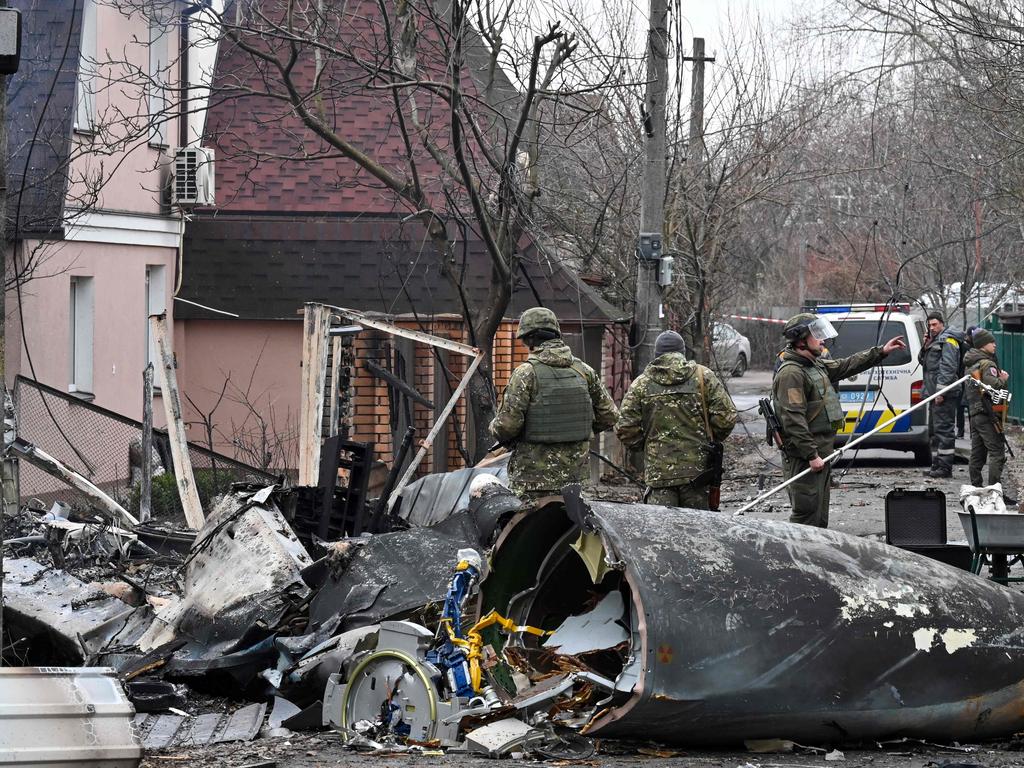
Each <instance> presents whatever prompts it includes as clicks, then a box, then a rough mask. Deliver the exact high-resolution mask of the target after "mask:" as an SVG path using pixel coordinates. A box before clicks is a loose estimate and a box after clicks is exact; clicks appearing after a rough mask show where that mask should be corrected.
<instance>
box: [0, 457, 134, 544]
mask: <svg viewBox="0 0 1024 768" xmlns="http://www.w3.org/2000/svg"><path fill="white" fill-rule="evenodd" d="M11 448H13V449H14V450H15V451H17V452H18V453H19V454H20V455H22V456H23V457H24V458H25V460H26V461H27V462H28V463H29V464H32V465H33V466H36V467H39V469H41V470H43V471H44V472H47V473H49V474H51V475H53V476H54V477H57V478H60V479H61V480H63V481H64V482H65V483H67V484H68V485H70V486H71V487H72V488H75V489H76V490H78V491H79V492H80V493H82V494H84V495H86V496H88V497H89V498H91V499H92V500H93V501H95V502H96V504H97V505H98V506H99V507H100V509H102V510H103V511H104V512H106V513H107V514H109V515H110V516H111V517H114V518H116V519H119V520H121V521H122V523H124V524H126V525H127V526H135V525H138V524H139V521H138V520H136V519H135V517H134V516H133V515H132V514H131V513H130V512H128V510H127V509H125V508H124V507H122V506H121V505H120V504H118V503H117V502H116V501H114V500H113V499H112V498H110V496H108V495H107V494H106V493H104V492H103V491H101V490H100V489H99V488H97V487H96V486H95V485H94V484H93V483H92V482H91V481H89V480H88V479H86V478H85V477H84V476H83V475H80V474H79V473H78V472H76V471H75V470H73V469H71V468H70V467H68V466H66V465H64V464H62V463H61V462H59V461H58V460H57V459H55V458H53V456H50V455H49V454H48V453H45V452H43V451H41V450H39V449H38V448H36V447H35V446H34V445H32V443H27V442H25V441H24V440H22V439H21V438H20V437H19V438H16V439H15V441H14V442H13V443H12V444H11Z"/></svg>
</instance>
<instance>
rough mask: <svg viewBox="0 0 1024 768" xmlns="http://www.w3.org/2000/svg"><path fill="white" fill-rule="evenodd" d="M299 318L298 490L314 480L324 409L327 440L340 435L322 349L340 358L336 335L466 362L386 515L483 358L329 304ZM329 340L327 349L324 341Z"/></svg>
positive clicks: (334, 389) (334, 390) (308, 308)
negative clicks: (357, 329)
mask: <svg viewBox="0 0 1024 768" xmlns="http://www.w3.org/2000/svg"><path fill="white" fill-rule="evenodd" d="M302 312H303V340H302V398H301V402H300V408H301V411H300V415H299V485H316V484H317V480H318V477H319V469H320V457H321V452H322V450H323V441H322V432H323V416H324V406H325V404H326V403H330V404H331V420H330V426H329V429H328V437H333V436H335V435H337V434H338V432H339V430H340V429H341V424H340V421H341V419H340V417H339V413H338V409H337V402H338V396H339V388H338V382H339V379H340V376H338V375H332V376H331V377H330V388H331V391H330V392H329V393H328V392H326V388H327V385H328V376H327V362H328V347H329V346H330V347H332V349H333V351H334V355H335V359H338V356H339V352H340V346H341V345H340V339H339V335H338V334H339V333H344V332H351V331H350V330H349V329H350V328H351V327H352V326H351V325H350V324H355V325H357V326H365V327H367V328H373V329H375V330H378V331H383V332H384V333H387V334H390V335H392V336H398V337H401V338H405V339H410V340H412V341H417V342H420V343H422V344H428V345H430V346H432V347H437V348H440V349H445V350H448V351H450V352H456V353H458V354H460V355H464V356H466V357H467V358H470V363H469V365H468V366H467V368H466V373H465V374H464V375H463V376H462V379H461V380H460V381H459V384H458V386H456V387H455V389H454V390H453V391H452V394H451V397H450V398H449V399H448V402H447V403H445V405H444V407H443V408H442V409H441V410H440V412H438V414H437V418H436V419H435V421H434V424H433V426H432V427H431V428H430V431H429V432H428V433H427V436H426V437H425V438H424V439H423V440H421V441H420V445H419V449H418V450H417V451H416V455H415V456H414V457H413V459H412V461H411V462H410V463H409V466H408V467H406V469H405V471H404V472H403V473H402V476H401V478H400V479H399V480H398V483H397V484H396V485H395V487H394V488H393V489H392V490H391V492H390V494H389V495H388V498H387V506H386V509H387V511H388V512H390V511H391V510H392V509H393V508H394V506H395V503H396V502H397V501H398V497H399V496H400V495H401V493H402V489H403V488H405V486H406V484H407V483H408V482H409V481H410V480H411V479H412V477H413V475H415V473H416V470H417V468H418V467H419V465H420V464H421V463H422V462H423V459H424V458H425V457H426V455H427V451H429V450H430V449H431V447H432V446H433V444H434V440H435V439H436V438H437V434H438V433H439V432H440V431H441V429H442V428H443V426H444V424H445V422H446V421H447V420H448V418H449V417H450V416H451V414H452V411H453V410H454V409H455V406H456V404H457V403H458V401H459V398H460V397H462V395H463V393H464V392H465V391H466V387H467V386H469V382H470V380H471V379H472V378H473V375H474V374H475V373H476V371H477V368H479V366H480V363H481V362H482V361H483V355H484V353H483V352H482V351H481V350H480V349H479V348H477V347H470V346H468V345H466V344H461V343H459V342H457V341H452V340H451V339H445V338H442V337H440V336H433V335H431V334H429V333H423V332H422V331H414V330H411V329H408V328H401V327H399V326H397V325H395V324H394V323H391V322H388V321H386V320H382V319H379V318H375V317H371V316H370V315H368V314H367V313H365V312H361V311H359V310H356V309H349V308H347V307H336V306H332V305H330V304H320V303H316V302H307V303H306V305H305V307H304V308H303V310H302ZM329 340H330V342H331V343H330V344H328V341H329Z"/></svg>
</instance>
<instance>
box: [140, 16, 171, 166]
mask: <svg viewBox="0 0 1024 768" xmlns="http://www.w3.org/2000/svg"><path fill="white" fill-rule="evenodd" d="M166 15H167V14H166V13H165V12H161V11H160V10H159V9H158V8H153V9H152V10H151V11H150V13H149V14H148V22H149V70H148V74H149V77H148V79H147V82H146V89H147V91H148V94H147V105H148V108H149V144H150V146H152V147H160V148H166V147H168V146H170V144H169V143H168V141H167V126H168V125H169V124H172V123H171V120H170V118H169V117H168V115H167V110H168V108H169V107H170V104H171V102H170V98H169V96H168V83H167V79H168V75H169V73H170V66H171V37H172V33H173V31H174V26H173V25H172V24H170V23H169V22H168V21H167V19H165V18H164V17H165V16H166Z"/></svg>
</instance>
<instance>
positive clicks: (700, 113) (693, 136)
mask: <svg viewBox="0 0 1024 768" xmlns="http://www.w3.org/2000/svg"><path fill="white" fill-rule="evenodd" d="M683 61H692V62H693V73H692V76H691V79H690V147H689V152H688V159H689V161H690V164H691V165H692V166H693V168H694V169H695V170H699V169H700V168H701V166H703V165H704V160H705V157H706V155H707V148H706V147H705V146H704V65H705V64H706V63H709V62H710V63H712V64H713V63H714V61H715V57H714V56H705V55H704V38H703V37H695V38H693V55H692V56H684V57H683Z"/></svg>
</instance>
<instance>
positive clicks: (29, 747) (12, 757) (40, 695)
mask: <svg viewBox="0 0 1024 768" xmlns="http://www.w3.org/2000/svg"><path fill="white" fill-rule="evenodd" d="M133 714H134V709H133V708H132V705H131V704H129V703H128V699H126V698H125V695H124V692H123V691H122V690H121V684H120V683H119V682H118V680H117V677H116V676H115V675H114V671H113V670H112V669H104V668H99V667H94V668H74V667H6V668H3V669H0V765H34V766H63V765H88V766H95V768H134V767H135V766H137V765H138V764H139V762H140V761H141V760H142V747H141V746H140V744H139V740H138V737H137V736H136V735H135V732H134V730H133V728H132V715H133Z"/></svg>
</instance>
